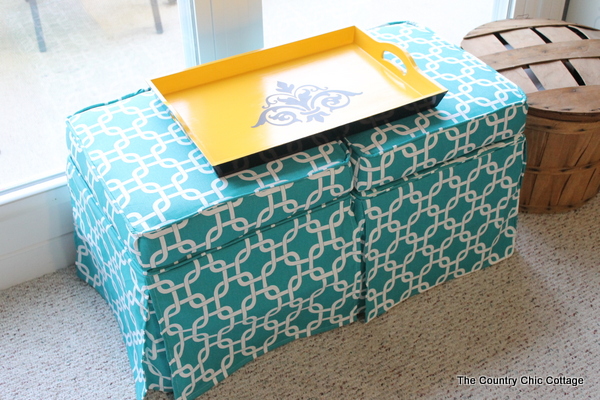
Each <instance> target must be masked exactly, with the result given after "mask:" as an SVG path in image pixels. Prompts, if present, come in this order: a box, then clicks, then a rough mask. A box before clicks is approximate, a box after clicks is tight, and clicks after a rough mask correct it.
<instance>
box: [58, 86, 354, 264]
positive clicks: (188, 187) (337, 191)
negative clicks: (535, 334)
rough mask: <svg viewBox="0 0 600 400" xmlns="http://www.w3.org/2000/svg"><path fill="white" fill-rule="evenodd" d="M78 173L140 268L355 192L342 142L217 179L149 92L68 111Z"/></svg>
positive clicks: (174, 259) (225, 240)
mask: <svg viewBox="0 0 600 400" xmlns="http://www.w3.org/2000/svg"><path fill="white" fill-rule="evenodd" d="M67 142H68V145H69V151H70V157H71V160H72V162H73V164H74V166H75V170H76V171H75V172H72V173H78V174H80V175H81V176H82V177H83V179H84V180H85V182H86V183H87V185H88V186H89V187H90V189H91V191H92V193H94V196H95V198H96V201H97V203H98V205H99V206H100V208H101V209H102V211H103V213H104V214H105V215H106V217H107V218H109V219H110V221H111V222H112V224H113V225H114V227H115V229H116V231H117V233H118V236H119V238H120V240H122V241H123V244H124V245H125V246H126V247H127V248H128V249H129V251H130V252H131V253H132V254H134V255H135V256H136V257H137V261H138V263H139V264H140V265H141V267H142V268H144V269H151V268H164V267H168V266H171V265H174V264H177V263H179V262H181V261H185V260H188V259H190V258H192V257H195V256H199V255H201V254H202V253H203V252H205V251H207V250H211V249H213V248H216V247H219V246H222V245H224V244H226V243H228V242H230V241H231V240H234V239H236V238H239V237H241V236H243V235H245V234H246V233H248V232H249V231H251V230H254V229H258V228H261V227H263V226H270V225H273V224H276V223H278V222H280V221H282V220H284V219H286V218H290V217H292V216H294V215H296V214H297V213H300V212H303V211H306V210H309V209H312V208H316V207H318V206H320V205H322V204H325V203H327V202H330V201H332V200H334V199H337V198H338V197H340V196H343V195H346V194H347V193H348V192H349V191H350V190H351V184H352V173H351V167H350V159H349V150H348V148H347V147H346V146H345V145H344V144H343V143H341V142H340V141H335V142H331V143H327V144H323V145H321V146H318V147H315V148H312V149H309V150H306V151H302V152H298V153H296V154H294V155H291V156H288V157H285V158H281V159H278V160H276V161H272V162H269V163H268V164H265V165H260V166H257V167H255V168H252V169H249V170H244V171H241V172H238V173H235V174H232V175H229V176H226V177H223V178H219V177H217V175H216V174H215V172H214V170H213V169H212V167H211V166H210V164H209V163H208V162H207V161H206V159H205V158H204V156H203V155H202V153H201V152H200V151H199V150H198V148H197V147H196V146H195V145H194V144H193V142H192V141H191V140H189V138H188V137H187V136H186V134H185V133H184V132H183V130H182V129H181V127H180V126H179V125H178V123H177V122H175V121H174V120H173V119H172V118H171V115H170V113H169V111H168V109H167V107H166V106H165V105H164V104H163V103H162V102H161V101H160V100H159V99H158V98H157V97H156V95H155V94H154V93H152V92H151V91H140V92H137V93H134V94H132V95H129V96H126V97H125V98H122V99H119V100H116V101H114V102H110V103H106V104H102V105H98V106H92V107H89V108H87V109H85V110H82V111H80V112H78V113H76V114H75V115H73V116H71V117H69V118H68V119H67Z"/></svg>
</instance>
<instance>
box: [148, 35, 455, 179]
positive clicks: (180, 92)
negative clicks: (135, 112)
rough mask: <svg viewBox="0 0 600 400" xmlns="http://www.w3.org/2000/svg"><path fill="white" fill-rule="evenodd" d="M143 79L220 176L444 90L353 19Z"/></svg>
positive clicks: (365, 124) (405, 110) (420, 104)
mask: <svg viewBox="0 0 600 400" xmlns="http://www.w3.org/2000/svg"><path fill="white" fill-rule="evenodd" d="M387 52H389V53H391V54H392V55H395V56H397V57H398V58H399V59H400V60H401V61H402V63H403V64H404V68H403V69H399V68H398V67H397V66H396V65H394V64H393V63H391V62H390V61H388V60H386V59H385V58H384V55H386V53H387ZM150 85H151V87H152V89H153V90H154V91H155V92H156V93H157V95H158V96H159V97H160V98H161V99H162V100H163V101H164V102H165V104H166V105H167V106H168V107H169V109H170V111H171V113H172V114H173V116H174V118H175V119H176V120H177V121H178V122H179V123H180V124H181V125H182V127H183V129H184V130H185V131H186V133H187V134H188V135H189V137H190V138H191V139H192V140H193V141H194V142H195V143H196V145H197V146H198V147H199V149H200V151H202V153H203V154H204V156H205V157H206V158H207V159H208V161H209V162H210V163H211V165H212V166H213V167H214V168H215V170H216V171H217V173H218V174H219V175H220V176H222V175H225V174H228V173H231V172H234V171H237V170H240V169H242V168H247V167H251V166H254V165H256V164H258V163H261V162H265V161H267V160H269V159H271V158H273V157H279V156H282V155H285V154H289V153H293V152H295V151H298V150H302V149H303V148H306V147H309V146H311V145H315V144H318V143H320V142H322V141H324V140H331V139H332V138H335V137H340V136H342V135H346V134H352V133H355V132H358V131H362V130H365V129H367V128H369V127H372V126H377V125H380V124H381V123H384V122H386V121H388V120H393V119H398V118H400V117H402V116H405V115H408V114H412V113H415V112H418V111H420V110H423V109H425V108H431V107H435V106H436V105H437V104H438V103H439V101H440V100H441V98H442V97H443V96H444V94H445V93H446V89H445V88H443V87H441V86H440V85H438V84H437V83H435V82H434V81H432V80H430V79H429V78H427V77H426V76H425V75H423V74H422V73H421V71H420V70H419V69H418V67H417V66H416V64H415V62H414V60H413V59H412V57H411V56H410V55H409V54H407V53H406V52H405V51H404V50H402V49H401V48H399V47H398V46H396V45H394V44H391V43H382V42H378V41H376V40H374V39H373V38H371V37H370V36H368V35H367V34H366V33H364V32H362V31H361V30H360V29H358V28H356V27H349V28H345V29H341V30H338V31H334V32H331V33H327V34H324V35H320V36H315V37H311V38H308V39H304V40H301V41H298V42H294V43H290V44H286V45H282V46H278V47H274V48H270V49H263V50H257V51H253V52H249V53H244V54H241V55H238V56H233V57H229V58H226V59H223V60H219V61H214V62H211V63H207V64H203V65H200V66H197V67H194V68H190V69H187V70H184V71H182V72H179V73H176V74H172V75H168V76H164V77H160V78H157V79H153V80H151V81H150Z"/></svg>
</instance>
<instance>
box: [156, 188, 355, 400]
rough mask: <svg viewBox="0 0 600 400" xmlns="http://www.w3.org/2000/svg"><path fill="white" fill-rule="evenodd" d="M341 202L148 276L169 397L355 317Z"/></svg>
mask: <svg viewBox="0 0 600 400" xmlns="http://www.w3.org/2000/svg"><path fill="white" fill-rule="evenodd" d="M350 203H351V202H350V199H349V198H346V199H345V200H343V201H340V202H337V203H334V204H331V205H329V206H325V207H319V208H318V209H316V210H312V211H309V212H307V213H305V214H303V215H301V216H298V217H297V218H295V219H293V220H290V221H286V222H284V223H281V224H278V225H276V226H274V227H271V228H268V229H264V230H263V229H260V230H257V231H255V232H254V233H253V234H252V235H249V236H247V237H245V238H244V239H242V240H238V241H236V242H234V243H232V244H230V245H229V246H227V247H226V248H223V249H222V250H219V251H215V252H210V253H208V254H206V256H204V257H201V258H199V259H194V260H193V261H192V262H191V263H190V264H188V265H185V266H181V267H178V268H173V269H170V270H168V271H166V272H164V273H161V274H154V275H153V276H152V279H153V282H154V283H152V285H151V286H150V290H151V295H152V298H153V301H154V303H155V305H156V307H157V310H158V314H159V315H160V316H161V317H160V319H159V322H160V325H161V327H162V331H163V337H164V339H165V342H166V347H167V353H168V355H169V363H170V365H171V370H172V371H173V377H172V378H173V386H174V388H175V392H176V394H178V398H181V399H189V400H193V399H195V398H196V396H198V395H199V394H200V393H202V392H204V391H206V390H207V389H209V388H210V387H212V386H214V385H216V384H217V383H218V382H219V381H221V380H223V379H224V378H226V377H227V376H228V375H230V374H231V373H232V372H234V371H235V370H237V369H238V368H239V367H241V366H242V365H244V364H246V363H248V362H249V361H251V360H253V359H255V358H256V357H258V356H260V355H262V354H264V353H266V352H267V351H269V350H271V349H273V348H275V347H278V346H281V345H282V344H285V343H287V342H289V341H291V340H294V339H298V338H301V337H306V336H311V335H314V334H317V333H320V332H324V331H326V330H330V329H333V328H336V327H340V326H343V325H346V324H349V323H351V322H353V321H355V320H356V317H357V314H358V312H359V310H358V304H359V302H358V299H359V297H360V294H361V249H360V246H359V243H360V242H359V240H358V239H359V238H358V236H359V234H360V232H359V231H358V229H357V226H356V221H355V219H354V214H353V213H352V210H351V207H350Z"/></svg>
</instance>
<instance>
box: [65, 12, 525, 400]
mask: <svg viewBox="0 0 600 400" xmlns="http://www.w3.org/2000/svg"><path fill="white" fill-rule="evenodd" d="M371 34H373V36H375V37H376V38H378V39H379V40H382V41H390V42H394V43H397V44H399V45H400V46H402V47H404V48H405V49H407V50H408V51H409V52H410V53H411V54H412V56H413V57H414V59H415V61H416V62H417V64H418V65H419V66H420V68H421V69H422V70H423V71H424V73H425V74H427V75H429V76H430V77H431V78H432V79H435V80H437V81H438V82H439V83H441V84H442V85H443V86H445V87H446V88H448V89H449V91H448V93H447V94H446V96H445V97H444V99H443V100H442V101H441V103H440V104H439V106H438V107H437V108H435V109H432V110H427V111H425V112H421V113H418V114H416V115H413V116H411V117H407V118H403V119H400V120H396V121H393V122H390V123H386V124H383V125H381V126H379V127H377V128H374V129H370V130H367V131H365V132H361V133H358V134H356V135H353V136H350V137H347V138H345V139H344V140H337V141H332V142H330V143H326V144H322V145H320V146H317V147H314V148H311V149H309V150H305V151H302V152H299V153H296V154H294V155H291V156H287V157H284V158H281V159H279V160H276V161H272V162H269V163H267V164H265V165H260V166H257V167H255V168H252V169H249V170H244V171H241V172H238V173H235V174H233V175H229V176H226V177H223V178H219V177H217V176H216V174H215V173H214V171H213V169H212V167H211V166H210V165H209V164H208V163H207V162H206V160H205V158H204V156H203V155H202V154H201V153H200V151H199V150H198V148H197V147H196V146H195V145H194V144H193V143H192V142H191V141H190V140H189V139H188V138H187V136H186V135H185V133H184V132H183V131H182V129H181V127H180V126H179V125H178V124H177V123H176V122H174V121H173V119H172V118H171V116H170V114H169V112H168V110H167V108H166V107H165V105H164V104H163V103H161V101H160V100H159V99H158V98H157V97H156V96H155V95H154V94H153V93H152V92H151V91H147V90H142V91H140V92H138V93H134V94H132V95H129V96H127V97H125V98H123V99H119V100H117V101H114V102H111V103H106V104H102V105H97V106H92V107H90V108H88V109H85V110H82V111H81V112H79V113H76V114H75V115H73V116H71V117H69V119H68V121H67V141H68V145H69V149H70V157H69V160H68V163H67V176H68V182H69V188H70V190H71V196H72V203H73V215H74V220H75V242H76V246H77V256H78V258H77V262H76V265H77V270H78V274H79V276H80V277H81V278H82V279H83V280H85V281H86V282H88V283H89V284H90V285H92V286H93V287H95V288H96V289H97V290H98V292H99V293H100V294H101V295H102V296H104V298H105V299H106V300H107V302H108V304H109V305H110V307H111V308H112V310H113V312H114V313H115V315H116V317H117V319H118V321H119V325H120V328H121V331H122V334H123V337H124V340H125V343H126V345H127V350H128V355H129V359H130V363H131V367H132V370H133V373H134V378H135V382H136V388H137V395H138V398H139V399H140V400H141V399H142V398H143V396H144V394H145V392H146V391H147V390H148V389H154V390H161V391H173V392H174V393H175V397H176V398H177V399H189V400H191V399H195V398H196V397H197V396H199V395H200V394H202V393H203V392H205V391H207V390H208V389H210V388H211V387H213V386H214V385H216V384H217V383H218V382H220V381H221V380H223V379H224V378H226V377H227V376H228V375H229V374H231V373H233V372H234V371H235V370H236V369H238V368H240V367H241V366H242V365H244V364H245V363H248V362H249V361H251V360H253V359H255V358H256V357H258V356H260V355H261V354H264V353H265V352H267V351H269V350H271V349H273V348H275V347H277V346H280V345H282V344H284V343H287V342H289V341H291V340H294V339H297V338H300V337H306V336H310V335H314V334H317V333H319V332H323V331H326V330H329V329H333V328H335V327H339V326H343V325H345V324H349V323H351V322H353V321H355V320H356V319H357V317H358V316H359V314H361V313H364V314H365V319H366V320H367V321H369V320H371V319H372V318H374V317H376V316H377V315H380V314H381V313H383V312H385V311H386V310H388V309H389V308H390V307H392V306H393V305H395V304H397V303H398V302H400V301H402V300H404V299H406V298H408V297H410V296H412V295H414V294H416V293H420V292H423V291H424V290H427V289H429V288H431V287H434V286H435V285H438V284H441V283H442V282H445V281H447V280H449V279H452V278H455V277H459V276H462V275H464V274H466V273H469V272H472V271H475V270H479V269H481V268H485V267H487V266H489V265H491V264H493V263H496V262H498V261H500V260H502V259H504V258H506V257H508V256H510V255H511V254H512V252H513V251H514V240H515V235H516V220H517V206H518V196H519V190H520V184H521V177H522V173H523V168H524V149H525V142H524V138H523V134H522V132H523V129H524V124H525V113H526V98H525V95H524V94H523V93H522V92H521V91H520V90H519V89H518V88H517V87H516V86H515V85H514V84H512V83H510V82H509V81H507V80H506V79H505V78H503V77H502V76H501V75H499V74H497V73H496V72H494V71H493V70H491V69H490V68H488V67H486V66H485V65H484V64H482V63H481V62H480V61H478V60H477V59H476V58H474V57H472V56H471V55H469V54H467V53H465V52H464V51H462V50H461V49H459V48H458V47H456V46H453V45H451V44H448V43H447V42H445V41H443V40H441V39H439V38H438V37H436V36H435V34H433V33H432V32H431V31H429V30H428V29H426V28H422V27H419V26H417V25H415V24H412V23H395V24H389V25H385V26H382V27H378V28H375V29H373V30H371ZM315 123H318V122H317V121H315Z"/></svg>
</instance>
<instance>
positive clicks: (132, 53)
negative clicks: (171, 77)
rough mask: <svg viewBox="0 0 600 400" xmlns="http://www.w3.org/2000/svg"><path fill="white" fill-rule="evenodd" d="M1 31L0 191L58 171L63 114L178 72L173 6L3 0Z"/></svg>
mask: <svg viewBox="0 0 600 400" xmlns="http://www.w3.org/2000/svg"><path fill="white" fill-rule="evenodd" d="M35 15H38V16H39V18H35ZM36 28H37V29H36ZM36 31H37V32H38V35H36ZM0 32H1V34H0V59H1V60H2V62H1V63H0V87H2V96H0V110H2V112H1V113H0V177H1V178H0V192H2V191H3V190H6V189H8V188H11V187H14V186H18V185H21V184H24V183H27V182H31V181H34V180H37V179H40V178H43V177H46V176H48V175H53V174H58V173H61V172H62V171H63V170H64V166H65V160H66V156H67V149H66V145H65V139H64V138H65V133H64V132H65V118H66V117H67V116H68V115H70V114H72V113H74V112H75V111H77V110H79V109H81V108H84V107H87V106H89V105H91V104H96V103H99V102H104V101H109V100H112V99H115V98H118V97H121V96H123V95H124V94H127V93H130V92H133V91H136V90H138V89H139V88H141V87H147V84H146V83H145V79H147V78H152V77H155V76H160V75H164V74H167V73H172V72H176V71H178V70H180V69H181V68H183V67H184V58H183V46H182V38H181V28H180V24H179V12H178V8H177V3H176V2H175V0H124V1H123V0H120V1H115V0H107V1H87V0H28V1H26V0H17V1H2V2H0Z"/></svg>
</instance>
